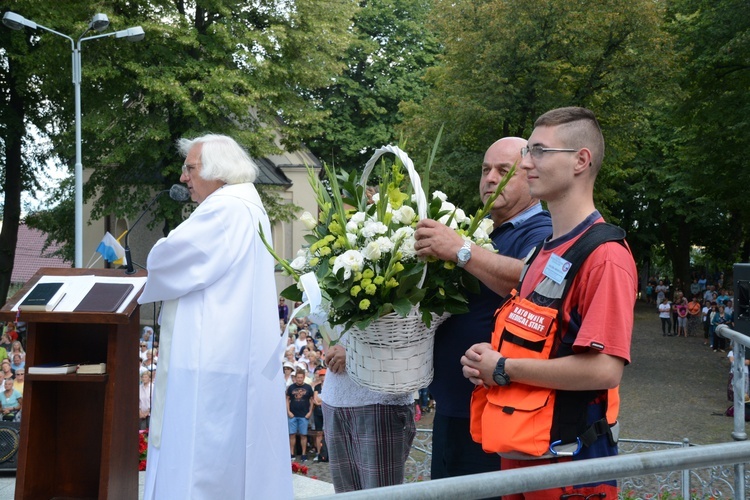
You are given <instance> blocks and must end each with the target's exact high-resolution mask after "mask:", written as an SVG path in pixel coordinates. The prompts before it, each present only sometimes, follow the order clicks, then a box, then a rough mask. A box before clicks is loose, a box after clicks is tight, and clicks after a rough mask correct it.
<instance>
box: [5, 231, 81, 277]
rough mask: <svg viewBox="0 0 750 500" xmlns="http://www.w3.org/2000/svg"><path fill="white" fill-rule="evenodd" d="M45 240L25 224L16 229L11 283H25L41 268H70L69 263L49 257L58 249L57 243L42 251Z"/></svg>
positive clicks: (43, 235) (43, 236) (60, 258)
mask: <svg viewBox="0 0 750 500" xmlns="http://www.w3.org/2000/svg"><path fill="white" fill-rule="evenodd" d="M45 240H46V235H45V234H44V233H43V232H41V231H39V230H37V229H32V228H30V227H28V226H27V225H26V224H21V225H20V226H19V227H18V243H17V244H16V257H15V260H14V261H13V273H12V274H11V278H10V281H11V283H26V282H27V281H28V280H29V279H31V277H32V276H34V274H36V272H37V271H38V270H39V268H42V267H71V263H70V262H67V261H65V260H64V259H63V258H62V257H56V256H52V255H51V254H52V253H53V252H54V251H55V250H57V249H58V248H60V245H58V244H57V243H55V244H52V245H50V246H49V247H47V249H46V250H44V251H42V248H44V242H45Z"/></svg>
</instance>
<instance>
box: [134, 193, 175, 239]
mask: <svg viewBox="0 0 750 500" xmlns="http://www.w3.org/2000/svg"><path fill="white" fill-rule="evenodd" d="M169 197H170V198H172V199H173V200H174V201H180V202H185V201H188V200H189V199H190V190H189V189H188V188H186V187H185V186H183V185H182V184H173V185H172V187H171V188H169ZM134 225H135V224H134ZM126 236H127V235H126Z"/></svg>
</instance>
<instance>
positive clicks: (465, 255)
mask: <svg viewBox="0 0 750 500" xmlns="http://www.w3.org/2000/svg"><path fill="white" fill-rule="evenodd" d="M469 259H471V241H469V240H466V241H464V245H463V246H462V247H461V248H460V249H459V251H458V252H457V253H456V265H457V266H458V267H464V266H465V265H466V263H467V262H469Z"/></svg>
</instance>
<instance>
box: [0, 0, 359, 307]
mask: <svg viewBox="0 0 750 500" xmlns="http://www.w3.org/2000/svg"><path fill="white" fill-rule="evenodd" d="M12 7H13V9H14V11H16V12H17V13H19V14H21V15H23V16H24V17H26V18H28V19H32V20H34V21H35V22H37V23H40V24H42V25H44V26H48V27H50V28H52V29H54V30H56V31H59V32H61V33H70V34H72V35H73V37H74V38H77V37H78V34H79V33H82V32H83V31H84V30H85V28H86V24H87V22H88V20H89V19H91V16H92V15H93V14H95V13H97V12H103V13H105V14H107V15H108V17H109V20H110V23H111V27H112V28H113V29H115V30H120V29H125V28H127V27H130V26H135V25H140V26H142V27H143V28H144V30H145V32H146V37H145V39H144V40H143V41H141V42H138V43H133V44H129V43H127V42H125V41H124V40H116V39H114V37H109V38H102V39H97V40H91V41H85V42H83V45H82V59H83V62H82V69H83V78H82V85H81V95H82V111H83V120H82V127H83V130H82V144H83V148H82V150H83V165H84V168H88V169H91V176H90V178H89V180H88V182H87V183H86V185H85V190H84V197H85V199H92V198H93V199H95V201H94V204H93V214H92V215H93V217H94V218H99V217H102V216H104V215H110V214H112V215H115V216H117V217H126V216H132V215H134V214H137V213H138V212H139V211H140V210H142V209H143V207H144V206H145V204H146V203H147V201H148V200H150V198H151V197H152V196H153V192H154V191H155V190H162V189H167V188H169V186H171V185H172V184H173V183H175V182H177V181H178V178H179V175H180V165H181V163H182V162H181V158H179V157H178V155H177V153H176V151H175V149H174V143H175V141H176V139H178V138H180V137H183V136H196V135H199V134H202V133H206V132H213V133H226V134H229V135H232V136H233V137H235V138H236V139H237V140H238V141H239V142H240V143H241V144H242V145H243V146H245V147H246V148H247V149H248V150H249V152H250V154H252V155H254V156H263V155H266V154H269V153H277V152H279V145H283V146H284V147H286V148H288V149H290V150H294V149H295V148H297V147H298V146H299V145H300V143H301V138H302V136H303V134H304V133H306V131H307V130H308V129H310V128H314V127H316V126H317V125H318V124H319V123H320V121H321V120H322V119H323V118H324V112H323V111H322V110H321V109H320V107H319V106H317V105H316V102H315V100H314V99H312V98H311V96H312V92H313V90H315V89H316V88H318V87H321V86H325V85H328V83H329V82H330V80H331V79H332V78H333V77H334V76H336V75H337V74H338V73H339V72H340V71H341V69H343V65H342V63H341V61H340V60H339V57H338V56H339V55H340V54H341V53H342V52H343V51H344V50H345V48H346V47H347V46H348V45H349V43H350V39H351V34H350V33H349V27H350V25H351V17H352V15H353V14H354V12H355V11H356V8H357V5H356V3H355V2H354V1H353V0H295V1H284V0H254V1H251V2H240V1H237V0H213V1H211V2H201V1H188V0H138V1H131V0H114V1H109V2H104V3H98V4H97V5H91V4H90V2H84V1H76V0H71V1H68V2H66V3H65V8H61V7H60V6H59V5H57V4H54V3H48V2H34V1H32V0H19V1H17V2H14V3H13V6H12ZM89 35H90V33H89ZM0 43H2V46H0V48H2V52H1V53H0V56H1V57H2V59H0V61H2V63H3V64H1V65H0V70H1V71H2V73H0V81H1V82H2V90H0V92H3V97H4V99H5V104H6V106H4V107H3V111H0V122H1V123H0V128H1V129H2V130H3V134H4V136H3V150H2V153H3V156H4V157H5V160H6V161H5V163H6V165H7V166H6V172H5V174H6V191H5V196H6V204H5V225H4V231H5V228H6V227H7V229H8V233H10V232H13V231H17V228H15V229H14V228H13V224H9V222H10V220H11V219H12V217H13V216H14V214H15V211H17V212H19V213H20V208H19V209H16V208H14V207H16V206H18V207H20V202H16V201H15V197H20V193H21V191H23V190H24V189H28V188H29V186H30V184H31V183H32V182H33V180H34V176H33V171H32V170H33V168H34V166H35V165H39V164H42V162H43V160H44V159H45V158H46V156H47V155H49V152H48V151H38V150H36V149H35V148H34V145H33V137H32V136H30V135H29V134H28V130H29V129H28V125H29V124H36V125H37V127H38V128H39V130H41V131H42V133H45V134H48V135H49V137H50V139H51V141H52V145H53V148H54V152H55V155H56V157H57V158H59V159H60V161H61V162H62V163H64V164H67V165H71V169H72V164H73V161H72V158H74V154H75V151H74V145H75V141H74V130H73V92H72V85H71V83H70V75H71V71H72V70H71V66H70V64H71V56H70V52H71V47H70V45H69V44H68V42H66V41H64V40H62V39H60V37H57V36H55V35H53V34H50V33H47V32H44V31H40V30H38V31H37V32H34V31H32V30H30V29H25V30H23V31H18V32H16V31H10V30H8V29H5V28H2V29H0ZM66 44H67V45H66ZM14 97H15V100H14ZM8 130H11V131H12V132H13V133H14V134H15V135H9V134H8V133H7V131H8ZM22 143H26V144H28V145H29V149H30V153H29V154H28V155H25V154H24V155H22V154H21V146H20V145H21V144H22ZM22 157H23V158H22ZM16 165H18V166H16ZM14 172H20V173H22V174H23V175H21V176H18V178H16V177H13V176H11V175H10V174H14ZM11 183H14V184H11ZM67 194H68V193H67V192H66V191H65V189H64V188H61V191H60V192H59V193H58V195H59V196H60V197H61V199H65V196H67ZM66 210H67V208H66V206H65V205H61V206H60V208H59V209H58V210H57V211H58V212H64V211H66ZM54 214H55V212H51V213H50V214H40V216H39V217H38V218H37V220H41V219H45V220H47V221H48V222H51V221H52V220H54V218H55V215H54ZM157 214H158V218H163V219H164V220H166V221H167V227H169V226H170V225H171V226H173V225H174V224H176V223H178V222H179V220H180V214H179V210H178V209H177V208H176V207H175V205H174V204H173V203H163V204H159V206H158V208H157ZM31 220H32V221H33V220H34V218H32V219H31ZM61 223H62V224H67V223H68V221H67V220H65V221H61ZM48 229H52V228H50V227H48ZM53 233H54V234H56V235H57V236H59V237H65V235H66V234H69V232H68V231H67V230H66V229H65V228H63V227H60V228H57V229H55V230H53ZM14 234H15V233H14ZM8 248H15V241H12V242H11V241H10V240H8V241H7V242H4V241H3V238H2V237H0V275H5V274H7V276H8V277H9V276H10V270H9V269H10V268H9V267H8V266H7V265H4V262H6V261H7V258H6V257H5V254H6V252H7V249H8ZM12 260H13V259H12V256H10V262H11V265H12ZM0 285H1V283H0ZM0 292H2V289H0Z"/></svg>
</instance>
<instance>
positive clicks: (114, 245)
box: [96, 231, 127, 265]
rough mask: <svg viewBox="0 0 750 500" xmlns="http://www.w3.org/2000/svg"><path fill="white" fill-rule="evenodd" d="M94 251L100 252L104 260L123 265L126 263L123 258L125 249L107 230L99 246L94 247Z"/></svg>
mask: <svg viewBox="0 0 750 500" xmlns="http://www.w3.org/2000/svg"><path fill="white" fill-rule="evenodd" d="M96 251H97V252H99V253H100V254H102V257H103V258H104V260H106V261H107V262H111V263H112V264H117V265H125V264H126V263H127V262H126V260H125V249H124V248H123V247H122V245H120V242H119V241H117V240H116V239H115V237H114V236H112V235H111V234H110V232H109V231H107V233H106V234H105V235H104V238H102V241H101V243H99V246H98V247H96Z"/></svg>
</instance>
